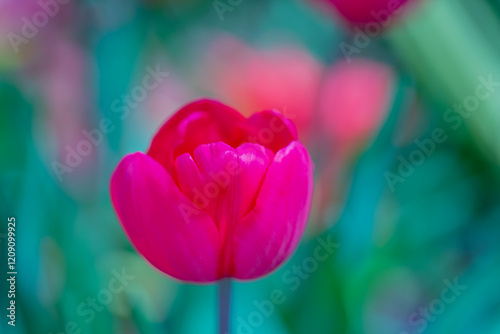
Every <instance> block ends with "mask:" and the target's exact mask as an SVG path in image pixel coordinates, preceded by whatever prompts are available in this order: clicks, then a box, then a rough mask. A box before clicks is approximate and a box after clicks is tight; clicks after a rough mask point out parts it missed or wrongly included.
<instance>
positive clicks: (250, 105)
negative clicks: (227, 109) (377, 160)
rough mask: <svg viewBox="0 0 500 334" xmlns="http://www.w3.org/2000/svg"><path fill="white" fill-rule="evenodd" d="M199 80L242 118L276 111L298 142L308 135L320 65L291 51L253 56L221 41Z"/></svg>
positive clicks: (246, 48)
mask: <svg viewBox="0 0 500 334" xmlns="http://www.w3.org/2000/svg"><path fill="white" fill-rule="evenodd" d="M203 72H204V76H205V77H207V78H209V81H206V82H205V86H206V87H207V89H208V90H210V91H212V92H213V93H215V94H216V95H217V96H219V97H221V98H222V99H224V100H226V101H228V103H230V104H231V105H234V106H235V107H236V109H238V110H240V111H241V112H242V113H243V114H245V115H250V114H251V113H253V112H257V111H261V110H267V109H276V110H278V111H280V112H281V113H283V114H284V115H285V116H286V117H288V118H290V119H292V120H293V121H294V123H295V124H296V125H297V129H298V132H299V137H300V138H301V140H303V141H305V142H307V141H308V137H309V135H310V127H311V121H312V119H313V114H314V109H315V107H316V105H315V103H316V100H317V92H318V89H319V85H320V80H321V72H322V65H321V64H319V63H318V62H317V61H316V60H315V59H314V57H313V56H311V55H310V54H309V53H308V52H307V51H305V50H303V49H300V48H296V47H281V48H276V49H271V50H257V49H252V48H251V47H249V46H247V45H245V44H243V43H242V42H240V41H239V40H237V39H235V38H233V37H229V36H225V37H220V38H219V39H217V40H216V41H215V42H214V43H213V45H212V47H211V50H210V51H209V56H208V58H207V61H206V64H205V68H204V71H203Z"/></svg>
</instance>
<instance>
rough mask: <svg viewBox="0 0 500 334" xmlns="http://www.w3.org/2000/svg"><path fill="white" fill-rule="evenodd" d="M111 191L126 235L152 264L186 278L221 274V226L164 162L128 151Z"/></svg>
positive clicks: (206, 278) (201, 278)
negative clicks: (185, 191) (187, 193)
mask: <svg viewBox="0 0 500 334" xmlns="http://www.w3.org/2000/svg"><path fill="white" fill-rule="evenodd" d="M110 190H111V199H112V202H113V205H114V207H115V210H116V212H117V214H118V217H119V218H120V221H121V223H122V226H123V228H124V230H125V231H126V234H127V236H128V237H129V239H130V241H131V242H132V244H133V245H134V246H135V247H136V248H137V250H138V251H139V253H141V254H142V255H143V256H144V257H145V258H146V259H147V260H148V261H149V262H150V263H151V264H152V265H153V266H155V267H156V268H158V269H159V270H161V271H163V272H165V273H166V274H168V275H170V276H172V277H175V278H177V279H181V280H186V281H192V282H210V281H214V280H216V279H217V278H218V277H217V263H218V258H219V242H220V241H219V237H218V232H217V227H216V226H215V224H214V223H213V221H212V219H211V218H210V217H209V216H208V215H207V214H206V213H205V212H203V211H201V210H199V209H198V208H197V207H196V206H194V205H193V203H192V202H191V201H190V200H189V199H188V198H187V197H186V196H185V195H184V194H183V193H182V192H181V191H180V190H179V188H178V187H177V185H176V184H175V182H174V181H173V179H172V177H171V176H170V175H169V174H168V173H167V171H166V170H165V169H164V168H163V166H161V165H160V164H159V163H158V162H156V161H155V160H153V159H152V158H151V157H149V156H147V155H145V154H142V153H135V154H131V155H128V156H126V157H125V158H124V159H123V160H122V161H121V162H120V164H119V165H118V167H117V169H116V170H115V172H114V173H113V176H112V178H111V189H110Z"/></svg>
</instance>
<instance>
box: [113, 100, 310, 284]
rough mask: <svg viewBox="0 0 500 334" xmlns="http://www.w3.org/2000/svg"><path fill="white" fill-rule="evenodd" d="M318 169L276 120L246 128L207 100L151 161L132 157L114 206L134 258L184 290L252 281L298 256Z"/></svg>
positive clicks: (189, 110)
mask: <svg viewBox="0 0 500 334" xmlns="http://www.w3.org/2000/svg"><path fill="white" fill-rule="evenodd" d="M312 169H313V166H312V162H311V159H310V157H309V154H308V152H307V150H306V149H305V147H304V146H303V145H302V144H301V143H300V142H299V141H297V132H296V130H295V126H294V125H293V123H292V122H291V121H290V120H288V119H286V118H285V117H283V116H282V115H281V114H279V113H277V112H275V111H269V110H268V111H263V112H260V113H257V114H254V115H253V116H251V117H250V118H248V119H246V118H244V117H243V116H242V115H241V114H240V113H238V112H237V111H235V110H234V109H232V108H230V107H227V106H225V105H223V104H221V103H219V102H215V101H211V100H200V101H197V102H193V103H191V104H188V105H187V106H185V107H184V108H182V109H181V110H179V111H178V112H177V113H176V114H174V115H173V116H172V117H171V118H170V119H169V120H168V121H167V122H166V123H165V124H164V125H163V126H162V127H161V129H160V130H159V132H158V133H157V134H156V136H155V137H154V138H153V141H152V144H151V147H150V148H149V150H148V152H147V154H143V153H134V154H130V155H127V156H126V157H124V158H123V160H122V161H121V162H120V163H119V165H118V167H117V168H116V170H115V172H114V173H113V175H112V178H111V186H110V188H111V189H110V190H111V198H112V202H113V205H114V207H115V210H116V212H117V215H118V217H119V219H120V221H121V223H122V226H123V228H124V230H125V232H126V234H127V235H128V237H129V239H130V241H131V242H132V243H133V244H134V246H135V248H136V249H137V251H138V252H139V253H141V254H142V255H143V256H144V257H145V258H146V259H147V260H148V261H149V262H150V263H151V264H152V265H153V266H155V267H156V268H157V269H159V270H160V271H162V272H164V273H166V274H168V275H170V276H172V277H174V278H177V279H180V280H184V281H190V282H198V283H200V282H213V281H216V280H219V279H221V278H225V277H233V278H236V279H240V280H249V279H255V278H258V277H261V276H263V275H266V274H268V273H270V272H271V271H273V270H274V269H275V268H276V267H278V266H279V265H280V264H281V263H283V261H285V260H286V259H287V258H288V257H289V256H290V255H291V254H292V252H293V251H294V250H295V248H296V246H297V245H298V243H299V240H300V238H301V236H302V233H303V231H304V228H305V225H306V222H307V219H308V213H309V209H310V205H311V196H312V185H313V182H312Z"/></svg>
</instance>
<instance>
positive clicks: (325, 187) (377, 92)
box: [316, 58, 394, 220]
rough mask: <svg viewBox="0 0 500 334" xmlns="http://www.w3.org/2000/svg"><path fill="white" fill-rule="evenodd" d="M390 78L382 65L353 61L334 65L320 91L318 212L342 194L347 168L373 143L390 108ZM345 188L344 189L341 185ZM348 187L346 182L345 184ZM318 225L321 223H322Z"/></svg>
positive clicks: (391, 75)
mask: <svg viewBox="0 0 500 334" xmlns="http://www.w3.org/2000/svg"><path fill="white" fill-rule="evenodd" d="M393 86H394V73H393V71H392V69H391V68H390V67H388V66H386V65H384V64H381V63H378V62H375V61H370V60H364V59H360V58H358V59H354V60H352V61H351V62H350V63H348V62H347V61H343V60H342V61H339V62H337V63H336V64H335V65H334V66H333V67H332V68H331V69H330V70H328V73H327V75H326V77H325V80H324V83H323V86H322V87H321V93H320V99H319V103H318V106H319V110H318V124H319V126H320V130H319V132H320V133H321V134H322V143H321V144H322V145H318V146H320V149H321V150H322V156H323V157H326V159H324V161H323V163H322V164H321V165H319V166H318V167H319V168H318V169H319V176H318V178H319V180H320V181H319V182H318V187H317V191H318V203H316V204H317V205H318V206H319V207H320V208H319V212H325V210H326V208H327V207H328V206H330V205H331V204H332V203H335V204H336V205H339V204H340V202H341V199H340V198H338V196H339V195H340V194H342V193H345V192H344V191H343V190H345V189H344V188H345V187H346V186H347V185H346V184H345V183H346V181H345V180H349V179H350V178H349V177H348V176H346V175H345V173H346V171H347V168H346V167H347V166H348V165H349V164H350V162H351V161H352V160H353V158H354V157H355V156H356V155H357V154H358V153H359V152H360V151H362V150H363V148H364V147H365V146H366V145H367V143H368V142H369V140H370V139H371V138H372V137H374V136H375V135H376V134H377V133H378V131H379V129H380V127H381V125H382V124H383V122H384V121H385V119H386V117H387V115H388V114H389V111H390V108H391V106H392V99H393ZM342 183H344V184H342ZM347 183H348V182H347ZM320 220H321V219H320Z"/></svg>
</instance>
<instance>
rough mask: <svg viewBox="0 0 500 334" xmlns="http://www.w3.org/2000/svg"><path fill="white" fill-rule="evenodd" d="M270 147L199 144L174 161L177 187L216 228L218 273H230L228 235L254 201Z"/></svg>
mask: <svg viewBox="0 0 500 334" xmlns="http://www.w3.org/2000/svg"><path fill="white" fill-rule="evenodd" d="M273 158H274V154H273V153H272V151H271V150H269V149H267V148H265V147H263V146H261V145H259V144H249V143H246V144H243V145H241V146H239V147H238V148H236V149H234V148H232V147H231V146H229V145H227V144H225V143H222V142H217V143H212V144H206V145H201V146H200V147H198V148H197V149H196V150H195V151H194V158H192V157H191V155H189V154H188V153H185V154H183V155H181V156H179V157H178V158H177V160H176V168H177V175H178V179H179V186H180V188H181V190H182V191H183V192H184V193H185V194H186V195H187V197H188V198H190V199H191V200H192V201H193V202H194V203H195V204H196V205H197V206H198V207H200V208H201V209H203V210H204V211H205V212H207V213H208V214H209V215H210V217H212V219H213V221H214V222H215V224H216V225H217V227H218V229H219V236H220V240H222V241H223V242H222V250H221V258H220V264H219V274H220V275H221V276H231V275H232V272H233V266H234V265H233V263H232V262H233V258H232V252H231V243H232V242H231V240H232V234H233V231H234V229H235V227H236V224H237V223H238V222H239V221H241V219H242V218H243V217H244V216H245V215H247V214H248V213H249V212H250V211H251V210H252V208H253V207H254V206H255V204H256V200H257V195H258V193H259V190H260V187H261V185H262V182H263V180H264V177H265V174H266V171H267V168H268V166H269V164H270V163H271V162H272V161H273Z"/></svg>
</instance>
